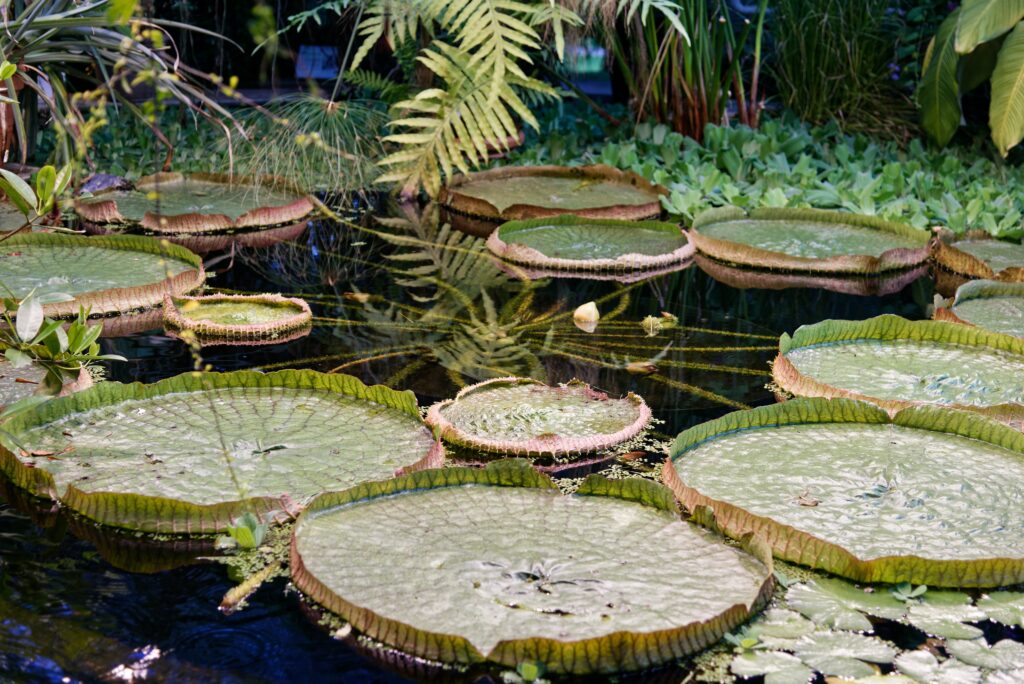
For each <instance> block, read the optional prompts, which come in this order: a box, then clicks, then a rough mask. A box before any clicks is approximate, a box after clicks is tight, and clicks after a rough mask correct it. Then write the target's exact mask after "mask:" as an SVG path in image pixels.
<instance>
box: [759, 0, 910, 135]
mask: <svg viewBox="0 0 1024 684" xmlns="http://www.w3.org/2000/svg"><path fill="white" fill-rule="evenodd" d="M891 4H892V3H891V2H890V0H776V2H773V3H772V13H771V22H770V29H771V33H772V36H773V38H774V41H775V45H774V50H773V51H772V60H771V63H770V65H769V69H770V73H771V74H772V76H773V77H774V79H775V83H776V87H777V88H778V92H779V97H780V100H781V101H782V103H783V104H784V105H785V106H786V107H788V108H789V109H791V110H792V111H793V112H794V113H795V114H796V115H797V116H799V117H800V118H801V119H803V120H804V121H811V122H815V123H823V122H825V121H828V120H830V119H835V120H836V121H838V122H839V123H840V124H841V125H842V126H843V127H844V128H852V129H857V130H868V131H871V132H875V133H879V134H896V135H897V137H900V136H899V133H901V132H903V133H905V132H906V130H907V128H908V126H910V125H911V122H912V121H913V118H914V111H913V107H912V103H911V101H910V99H909V98H908V97H907V96H906V95H905V94H904V93H903V92H902V91H901V90H900V88H899V85H898V83H897V82H896V81H895V80H894V79H893V76H894V70H893V66H892V65H893V64H895V63H896V59H897V48H898V45H897V40H896V26H897V24H898V22H896V21H894V19H893V18H894V16H895V15H894V14H892V13H890V12H889V11H888V10H889V8H890V5H891ZM894 124H895V125H894Z"/></svg>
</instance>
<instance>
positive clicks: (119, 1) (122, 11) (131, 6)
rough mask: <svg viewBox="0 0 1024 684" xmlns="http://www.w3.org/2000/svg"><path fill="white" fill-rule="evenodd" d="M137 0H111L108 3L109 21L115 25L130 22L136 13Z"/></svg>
mask: <svg viewBox="0 0 1024 684" xmlns="http://www.w3.org/2000/svg"><path fill="white" fill-rule="evenodd" d="M136 5H137V0H110V2H109V4H108V5H107V21H109V22H110V23H111V24H114V25H118V26H119V25H122V24H126V23H128V20H129V19H131V18H132V15H133V14H134V13H135V8H136Z"/></svg>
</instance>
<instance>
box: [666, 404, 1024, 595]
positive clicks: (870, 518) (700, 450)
mask: <svg viewBox="0 0 1024 684" xmlns="http://www.w3.org/2000/svg"><path fill="white" fill-rule="evenodd" d="M663 475H664V479H665V481H666V483H667V484H669V485H670V486H671V487H672V489H673V490H674V491H675V492H676V495H677V496H678V497H679V499H680V500H681V501H682V502H683V504H684V505H685V506H686V507H687V508H689V509H690V510H695V509H700V508H702V507H705V506H706V507H709V508H710V509H711V510H712V511H713V512H714V514H715V520H716V524H717V525H718V526H719V527H720V528H721V529H722V530H723V531H724V532H725V533H726V534H728V535H729V536H734V537H742V536H743V535H745V534H747V533H750V532H753V533H755V534H758V535H763V536H764V538H765V539H767V540H768V543H769V544H770V545H771V547H772V550H773V551H774V553H775V555H776V556H778V557H779V558H783V559H785V560H789V561H792V562H795V563H800V564H803V565H807V566H810V567H814V568H818V569H821V570H825V571H827V572H831V573H834V574H837V575H841V576H844V577H847V578H849V579H852V580H855V581H861V582H889V583H899V582H912V583H914V584H928V585H934V586H950V587H957V586H959V587H994V586H1002V585H1008V584H1016V583H1018V582H1021V581H1024V518H1022V517H1021V516H1020V515H1019V510H1020V506H1021V504H1022V503H1024V494H1022V492H1024V435H1022V434H1021V433H1020V432H1018V431H1016V430H1013V429H1011V428H1009V427H1007V426H1004V425H1002V424H1001V423H998V422H995V421H992V420H989V419H986V418H984V417H982V416H979V415H977V414H974V413H970V412H966V411H950V410H947V409H938V408H934V407H915V408H911V409H906V410H903V411H900V412H899V413H897V414H896V415H895V416H894V417H893V418H891V419H890V417H889V415H888V414H887V413H886V412H885V411H883V410H881V409H879V408H878V407H876V406H874V405H872V404H868V403H865V402H858V401H850V400H846V399H833V400H824V399H806V400H796V401H791V402H786V403H783V404H776V405H773V406H765V407H761V408H757V409H752V410H748V411H738V412H736V413H731V414H729V415H727V416H725V417H723V418H719V419H718V420H713V421H711V422H709V423H704V424H703V425H698V426H696V427H694V428H691V429H689V430H686V431H685V432H682V433H681V434H680V435H679V437H677V438H676V441H675V444H674V445H673V447H672V452H671V458H670V459H669V460H668V461H666V463H665V467H664V470H663Z"/></svg>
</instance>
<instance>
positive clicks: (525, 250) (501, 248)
mask: <svg viewBox="0 0 1024 684" xmlns="http://www.w3.org/2000/svg"><path fill="white" fill-rule="evenodd" d="M487 248H488V249H490V250H491V252H493V253H494V254H496V255H497V256H499V257H501V258H502V259H506V260H508V261H512V262H515V263H519V264H524V265H527V266H534V267H538V268H545V269H552V270H566V271H581V270H582V271H607V270H614V271H638V270H647V269H657V268H661V267H664V266H669V265H672V264H677V263H681V262H683V261H686V260H687V259H689V258H690V257H691V256H693V252H694V249H693V245H691V244H690V243H689V242H688V241H687V239H686V236H685V235H684V234H683V232H682V230H680V228H679V226H677V225H675V224H673V223H661V222H657V221H617V220H613V219H601V220H599V219H587V218H580V217H578V216H557V217H552V218H543V219H532V220H529V221H509V222H508V223H504V224H502V225H501V226H499V227H498V228H497V230H495V231H494V232H492V233H491V235H490V236H489V237H488V238H487Z"/></svg>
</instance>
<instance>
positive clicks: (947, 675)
mask: <svg viewBox="0 0 1024 684" xmlns="http://www.w3.org/2000/svg"><path fill="white" fill-rule="evenodd" d="M895 663H896V669H897V670H899V671H900V672H902V673H903V674H905V675H907V676H908V677H910V678H911V679H913V680H914V681H916V682H920V683H921V684H978V682H980V681H981V671H980V670H979V669H978V668H976V667H972V666H970V665H965V664H963V663H961V662H959V661H958V660H956V659H955V658H949V659H947V660H944V661H942V662H939V659H938V658H936V657H935V656H934V655H932V654H931V653H930V652H928V651H923V650H921V651H907V652H905V653H901V654H899V655H898V656H896V660H895Z"/></svg>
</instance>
